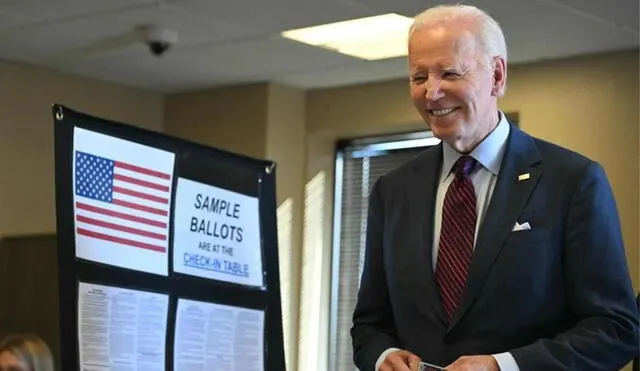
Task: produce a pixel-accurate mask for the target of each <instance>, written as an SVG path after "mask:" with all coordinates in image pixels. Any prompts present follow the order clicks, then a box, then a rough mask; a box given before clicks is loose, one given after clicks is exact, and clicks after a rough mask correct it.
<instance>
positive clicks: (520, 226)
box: [511, 222, 531, 232]
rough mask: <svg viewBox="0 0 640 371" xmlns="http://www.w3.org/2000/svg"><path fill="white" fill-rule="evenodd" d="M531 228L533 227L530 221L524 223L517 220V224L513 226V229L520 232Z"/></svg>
mask: <svg viewBox="0 0 640 371" xmlns="http://www.w3.org/2000/svg"><path fill="white" fill-rule="evenodd" d="M529 229H531V226H530V225H529V222H524V223H522V224H520V223H518V222H516V224H515V225H514V226H513V229H512V230H511V231H512V232H519V231H528V230H529Z"/></svg>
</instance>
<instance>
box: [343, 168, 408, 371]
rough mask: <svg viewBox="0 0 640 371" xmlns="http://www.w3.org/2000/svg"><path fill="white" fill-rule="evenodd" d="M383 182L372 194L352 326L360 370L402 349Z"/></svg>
mask: <svg viewBox="0 0 640 371" xmlns="http://www.w3.org/2000/svg"><path fill="white" fill-rule="evenodd" d="M380 183H381V180H378V181H377V182H376V183H375V185H374V186H373V190H372V192H371V195H370V197H369V211H368V220H367V234H366V251H365V258H364V269H363V272H362V277H361V281H360V289H359V291H358V298H357V302H356V307H355V310H354V313H353V327H352V328H351V338H352V343H353V357H354V362H355V364H356V366H357V367H358V368H359V369H360V370H361V371H374V369H375V364H376V361H377V360H378V357H380V355H381V354H382V352H384V351H385V350H386V349H388V348H394V347H395V348H399V346H398V342H397V340H396V339H395V327H394V320H393V312H392V309H391V303H390V302H389V294H388V290H387V282H386V278H385V268H384V262H383V231H384V206H383V200H382V197H381V189H380V188H381V185H380Z"/></svg>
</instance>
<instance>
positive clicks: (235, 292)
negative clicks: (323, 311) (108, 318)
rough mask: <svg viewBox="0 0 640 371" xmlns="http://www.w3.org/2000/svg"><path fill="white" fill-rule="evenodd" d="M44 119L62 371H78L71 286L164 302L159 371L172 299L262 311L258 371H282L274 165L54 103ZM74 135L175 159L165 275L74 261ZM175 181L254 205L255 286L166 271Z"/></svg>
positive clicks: (170, 334) (170, 347) (169, 358)
mask: <svg viewBox="0 0 640 371" xmlns="http://www.w3.org/2000/svg"><path fill="white" fill-rule="evenodd" d="M52 115H53V120H54V154H55V195H56V228H57V245H58V254H57V256H58V272H59V273H58V286H59V293H60V294H59V295H60V301H59V303H60V304H59V306H60V308H59V309H60V318H59V323H60V341H61V342H60V344H61V365H62V369H63V370H80V362H79V342H78V341H79V339H78V313H77V311H78V297H77V295H78V285H79V282H86V283H92V284H100V285H106V286H115V287H119V288H126V289H134V290H141V291H150V292H157V293H163V294H167V295H168V296H169V313H168V323H167V338H166V361H165V369H166V370H168V371H173V368H174V361H173V351H174V338H175V333H174V332H175V318H176V308H177V301H178V299H180V298H184V299H191V300H198V301H203V302H210V303H216V304H224V305H232V306H237V307H244V308H249V309H259V310H263V311H264V316H265V317H264V365H265V370H278V371H280V370H285V361H284V345H283V333H282V308H281V298H280V277H279V268H278V238H277V220H276V207H277V205H276V184H275V179H276V171H275V170H276V169H275V163H273V162H271V161H267V160H261V159H255V158H250V157H247V156H243V155H239V154H235V153H231V152H228V151H224V150H221V149H217V148H212V147H208V146H205V145H202V144H198V143H195V142H191V141H187V140H184V139H179V138H175V137H171V136H169V135H166V134H162V133H159V132H154V131H150V130H146V129H142V128H139V127H136V126H132V125H129V124H126V123H122V122H117V121H113V120H108V119H104V118H100V117H96V116H92V115H88V114H85V113H81V112H78V111H74V110H72V109H70V108H68V107H65V106H63V105H59V104H55V105H53V107H52ZM75 128H82V129H86V130H90V131H92V132H96V133H100V134H104V135H108V136H112V137H116V138H120V139H124V140H127V141H131V142H135V143H139V144H142V145H146V146H150V147H154V148H158V149H161V150H165V151H168V152H172V153H174V154H175V162H174V171H173V178H172V182H173V186H172V194H171V209H172V210H171V217H170V220H169V250H168V251H167V254H168V261H169V266H168V276H166V277H165V276H161V275H155V274H150V273H145V272H139V271H134V270H129V269H124V268H118V267H114V266H109V265H106V264H101V263H96V262H91V261H87V260H83V259H78V258H76V252H75V221H74V209H73V199H74V198H73V184H72V171H73V162H72V160H73V157H72V156H73V148H74V145H73V144H74V143H73V138H74V130H75ZM220 174H222V175H220ZM181 176H184V177H185V178H187V179H191V180H195V181H198V182H201V183H205V184H209V185H213V186H216V187H220V188H224V189H227V190H229V191H232V192H237V193H241V194H245V195H249V196H254V197H257V198H258V204H259V223H260V241H261V245H262V246H261V251H262V268H263V269H262V271H263V272H262V273H263V282H264V284H263V287H253V286H244V285H238V284H232V283H226V282H222V281H216V280H210V279H205V278H199V277H194V276H188V275H184V274H179V273H176V272H173V258H172V257H173V226H174V220H173V218H174V215H175V212H174V211H175V210H174V208H175V202H174V201H175V192H176V185H177V180H178V178H179V177H181Z"/></svg>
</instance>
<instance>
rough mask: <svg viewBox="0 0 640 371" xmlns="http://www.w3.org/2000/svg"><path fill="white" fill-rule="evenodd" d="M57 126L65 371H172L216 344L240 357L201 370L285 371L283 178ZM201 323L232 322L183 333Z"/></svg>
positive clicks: (84, 120) (247, 164)
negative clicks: (278, 193)
mask: <svg viewBox="0 0 640 371" xmlns="http://www.w3.org/2000/svg"><path fill="white" fill-rule="evenodd" d="M52 115H53V120H54V124H55V127H54V128H55V184H56V218H57V222H56V223H57V245H58V256H57V257H58V271H59V275H58V281H59V282H58V287H59V293H60V294H59V295H60V301H59V303H60V304H59V310H60V328H61V329H64V331H61V333H60V337H61V339H60V344H61V364H62V369H64V370H81V369H82V370H109V369H112V368H114V367H116V368H117V367H124V368H126V369H128V370H129V369H130V370H143V369H144V370H154V371H155V370H158V371H160V370H169V371H172V370H174V369H177V368H180V367H178V365H180V364H182V365H185V364H189V361H188V360H189V359H192V358H193V357H196V356H194V355H191V354H190V353H188V354H185V353H181V352H182V351H181V349H185V348H184V347H181V346H180V344H182V345H184V344H185V341H187V342H189V341H192V339H193V337H194V336H195V337H196V338H197V337H198V336H204V338H203V339H205V340H206V339H207V338H206V336H208V335H207V334H211V333H215V334H217V335H221V336H222V335H224V336H233V337H232V339H235V340H234V342H233V344H234V346H229V344H226V343H224V342H218V343H216V345H214V347H216V348H217V349H218V350H217V351H215V349H214V351H213V353H211V352H210V353H206V354H204V353H203V354H200V356H199V357H200V359H201V361H200V363H197V362H196V364H198V365H199V366H198V367H199V368H198V369H202V370H209V369H210V370H218V369H225V370H227V369H228V370H229V371H234V370H236V369H238V370H247V369H249V370H255V371H262V370H284V369H285V365H284V350H283V339H282V319H281V303H280V284H279V270H278V250H277V249H278V246H277V222H276V201H275V164H274V163H273V162H270V161H265V160H260V159H254V158H249V157H246V156H242V155H238V154H234V153H230V152H227V151H223V150H220V149H216V148H211V147H207V146H204V145H201V144H197V143H193V142H189V141H185V140H182V139H178V138H174V137H170V136H167V135H164V134H161V133H157V132H152V131H148V130H144V129H141V128H137V127H134V126H132V125H128V124H126V123H120V122H115V121H110V120H106V119H102V118H99V117H95V116H91V115H88V114H84V113H80V112H77V111H74V110H72V109H70V108H68V107H65V106H61V105H54V106H53V108H52ZM214 120H215V119H214ZM185 308H187V309H185ZM197 311H200V312H201V314H202V315H203V316H204V314H203V313H210V314H211V313H216V314H218V315H220V316H223V317H224V316H227V319H228V321H226V322H225V321H222V320H218V321H217V322H216V321H212V320H210V319H208V320H206V321H204V322H203V323H204V324H205V325H207V326H208V327H207V326H205V327H203V328H201V329H198V328H189V327H188V326H187V327H185V324H187V323H189V322H182V321H181V320H182V319H184V318H189V319H190V321H194V320H196V319H197V318H200V317H198V315H197ZM143 313H144V314H146V315H143ZM202 318H206V317H202ZM248 318H251V319H252V320H251V321H249V322H246V320H247V319H248ZM216 326H220V328H217V327H216ZM177 329H178V330H180V331H181V332H176V330H177ZM225 329H227V330H228V331H227V330H225ZM231 329H233V331H232V330H231ZM184 334H188V335H189V336H187V337H185V336H184ZM196 335H197V336H196ZM113 339H115V340H113ZM203 341H204V340H203ZM119 344H120V345H119ZM122 344H124V345H122ZM196 344H201V345H202V344H209V345H210V344H211V343H207V342H206V341H205V342H204V343H197V341H196ZM225 344H226V345H225ZM243 344H244V345H243ZM224 346H226V348H224ZM224 349H226V350H224ZM234 352H242V353H246V352H250V353H251V354H252V355H253V357H234V354H235V353H234ZM196 358H197V357H196ZM248 359H251V360H252V361H250V362H249V361H247V360H248ZM194 362H195V361H194ZM174 367H175V368H174ZM220 367H222V368H220ZM182 369H185V368H184V366H183V367H182Z"/></svg>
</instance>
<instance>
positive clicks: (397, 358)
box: [378, 350, 420, 371]
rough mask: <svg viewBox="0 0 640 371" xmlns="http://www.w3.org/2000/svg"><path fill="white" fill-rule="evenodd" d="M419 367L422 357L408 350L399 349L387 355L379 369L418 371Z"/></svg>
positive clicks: (382, 370) (383, 370) (387, 370)
mask: <svg viewBox="0 0 640 371" xmlns="http://www.w3.org/2000/svg"><path fill="white" fill-rule="evenodd" d="M419 367H420V357H418V356H417V355H415V354H413V353H411V352H409V351H406V350H397V351H395V352H391V353H389V354H388V355H387V357H386V358H385V359H384V362H382V364H381V365H380V368H379V369H378V371H418V370H419Z"/></svg>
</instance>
